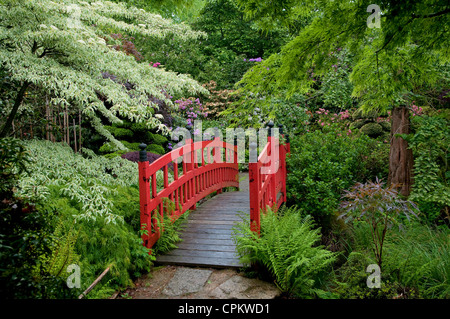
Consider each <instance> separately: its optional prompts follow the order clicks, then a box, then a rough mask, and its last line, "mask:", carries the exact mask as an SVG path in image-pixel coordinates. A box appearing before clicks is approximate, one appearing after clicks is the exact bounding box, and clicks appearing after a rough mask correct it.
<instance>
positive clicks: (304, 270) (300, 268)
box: [233, 207, 336, 298]
mask: <svg viewBox="0 0 450 319" xmlns="http://www.w3.org/2000/svg"><path fill="white" fill-rule="evenodd" d="M242 218H243V220H244V221H243V222H241V223H239V224H238V225H237V226H235V228H234V235H233V238H234V240H235V241H236V245H237V252H238V254H239V255H240V256H241V257H240V258H241V261H242V262H243V263H244V264H260V265H263V266H264V267H266V268H267V269H268V270H269V272H270V273H271V275H272V276H273V278H274V279H275V283H276V284H277V286H278V287H279V288H280V289H281V291H283V292H286V293H289V294H294V295H296V296H299V297H303V298H311V297H313V296H315V295H316V294H320V293H321V290H320V289H319V288H320V279H321V277H322V276H323V275H324V272H325V271H326V270H327V269H328V268H329V267H330V265H331V264H332V263H333V262H334V260H335V257H336V256H335V254H334V253H332V252H330V251H328V250H326V249H324V248H323V247H322V246H318V245H317V242H318V241H320V229H313V222H312V219H311V218H310V217H309V216H307V217H305V218H304V217H302V214H301V213H300V211H299V210H298V209H297V208H295V207H293V208H282V209H281V210H280V211H278V212H277V213H274V212H273V211H271V210H268V212H267V213H265V214H262V215H261V235H260V236H258V235H257V234H256V233H254V232H252V231H251V230H250V227H249V225H248V222H247V220H248V216H242Z"/></svg>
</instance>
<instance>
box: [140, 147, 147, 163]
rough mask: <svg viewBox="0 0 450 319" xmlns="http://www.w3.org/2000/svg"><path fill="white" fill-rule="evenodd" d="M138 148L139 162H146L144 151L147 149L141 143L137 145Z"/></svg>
mask: <svg viewBox="0 0 450 319" xmlns="http://www.w3.org/2000/svg"><path fill="white" fill-rule="evenodd" d="M139 148H140V149H141V150H140V151H139V162H145V161H147V151H146V150H145V149H146V148H147V144H145V143H141V144H139Z"/></svg>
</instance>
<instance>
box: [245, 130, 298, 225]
mask: <svg viewBox="0 0 450 319" xmlns="http://www.w3.org/2000/svg"><path fill="white" fill-rule="evenodd" d="M272 127H273V124H272V125H270V126H269V136H268V138H267V140H268V141H267V144H266V146H265V147H264V149H263V150H262V152H261V154H259V156H258V160H257V161H256V162H255V163H249V165H248V171H249V190H250V229H251V230H252V231H254V232H257V233H258V234H259V233H260V229H261V219H260V216H261V215H260V214H261V211H262V212H264V211H266V209H267V207H268V206H269V207H270V208H271V209H273V210H278V208H279V207H280V206H281V204H282V203H283V202H285V201H286V179H287V170H286V155H287V154H288V153H290V143H289V140H287V141H286V144H284V145H281V144H280V141H279V139H278V138H276V137H275V136H273V131H272ZM280 133H282V132H280ZM250 147H251V148H252V149H253V151H256V143H255V144H253V145H250ZM276 155H278V158H277V156H276Z"/></svg>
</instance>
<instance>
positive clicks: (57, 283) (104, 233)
mask: <svg viewBox="0 0 450 319" xmlns="http://www.w3.org/2000/svg"><path fill="white" fill-rule="evenodd" d="M25 144H26V147H27V149H28V150H29V152H30V155H31V157H32V158H33V159H34V160H33V161H32V162H30V163H29V164H28V165H27V169H28V170H29V171H30V175H28V176H22V178H21V179H20V181H19V185H18V187H17V191H16V196H20V197H21V198H24V199H30V200H33V201H34V202H35V203H36V211H35V212H33V213H32V214H28V215H25V216H26V218H27V219H30V220H32V218H36V219H37V221H38V223H37V224H36V225H32V227H31V226H27V224H24V223H17V222H14V225H15V226H14V227H13V228H11V230H10V231H14V233H13V234H12V235H14V236H20V237H17V238H18V239H20V240H17V239H14V238H16V237H14V238H13V237H7V238H6V239H7V240H4V239H5V238H3V237H0V239H1V240H2V241H1V244H2V245H3V246H5V247H6V246H10V247H12V249H13V251H12V252H11V255H15V256H18V257H15V258H12V260H13V262H14V264H13V265H11V267H10V268H11V269H10V270H8V272H7V274H6V275H5V278H7V280H8V282H10V289H8V291H7V294H9V297H11V296H12V295H14V294H17V295H23V296H25V297H44V298H73V297H76V296H77V295H79V294H80V293H81V292H82V291H84V290H85V289H86V288H87V287H88V286H89V285H90V284H91V283H92V282H93V281H94V280H95V279H96V278H97V277H98V276H99V275H100V274H101V273H102V272H103V271H104V270H105V269H106V268H107V267H108V266H109V267H110V271H109V273H108V274H107V275H106V276H105V277H104V278H103V279H102V281H101V282H100V283H99V284H98V285H97V286H96V287H95V288H94V290H92V292H91V293H89V295H88V298H105V297H108V296H109V295H111V294H112V293H113V292H114V291H116V290H118V289H122V288H125V287H127V286H130V285H132V280H133V279H134V278H136V277H138V276H140V275H142V274H143V273H145V272H148V271H149V270H150V266H151V264H152V261H153V260H154V256H151V255H149V250H148V249H147V248H145V247H144V246H143V245H142V240H141V238H140V205H139V189H138V186H137V176H136V175H137V165H136V163H132V162H130V161H127V160H125V159H121V158H114V159H110V160H108V159H106V158H104V157H102V156H97V155H95V154H93V152H91V151H89V150H86V149H85V150H84V156H85V157H83V156H82V155H81V154H75V153H74V152H73V151H72V150H71V149H70V148H69V147H67V146H61V144H59V143H57V144H55V143H51V142H48V141H37V140H32V141H26V142H25ZM161 174H162V172H161ZM161 174H159V175H161ZM157 180H158V183H159V184H161V183H162V181H161V178H157ZM2 213H3V210H2ZM17 215H19V214H15V215H11V216H13V217H14V216H17ZM44 216H45V218H43V217H44ZM15 218H17V217H15ZM74 223H75V224H74ZM2 226H3V224H2ZM35 228H36V229H37V230H38V231H35V230H34V229H35ZM2 234H6V233H5V232H2ZM12 235H11V236H12ZM11 238H12V239H14V240H12V241H11ZM16 242H17V245H19V246H18V247H16V246H15V245H16V244H15V243H16ZM12 243H13V244H14V245H12ZM1 258H3V255H2V256H1ZM2 262H3V260H2ZM69 262H73V263H76V264H78V265H79V266H80V270H81V288H80V289H78V288H73V289H68V288H67V284H66V282H65V280H66V278H67V276H68V274H67V272H66V268H67V264H68V263H69ZM6 264H7V263H5V265H6ZM28 272H30V274H32V276H31V275H27V274H28ZM30 277H31V279H30ZM2 278H3V275H2ZM25 280H29V282H25ZM20 285H22V287H23V289H22V288H21V286H20ZM30 287H31V288H30ZM29 288H30V289H29ZM27 289H28V290H29V291H27ZM11 291H17V293H15V292H11Z"/></svg>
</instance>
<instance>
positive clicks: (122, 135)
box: [104, 126, 133, 139]
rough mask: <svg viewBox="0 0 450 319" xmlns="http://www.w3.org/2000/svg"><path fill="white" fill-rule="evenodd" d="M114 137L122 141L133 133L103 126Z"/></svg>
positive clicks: (124, 129) (119, 128)
mask: <svg viewBox="0 0 450 319" xmlns="http://www.w3.org/2000/svg"><path fill="white" fill-rule="evenodd" d="M104 128H105V129H107V130H108V131H109V132H110V133H111V134H112V135H114V137H116V138H118V139H123V138H127V137H132V136H133V132H132V131H131V130H129V129H126V128H121V127H115V126H104Z"/></svg>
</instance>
